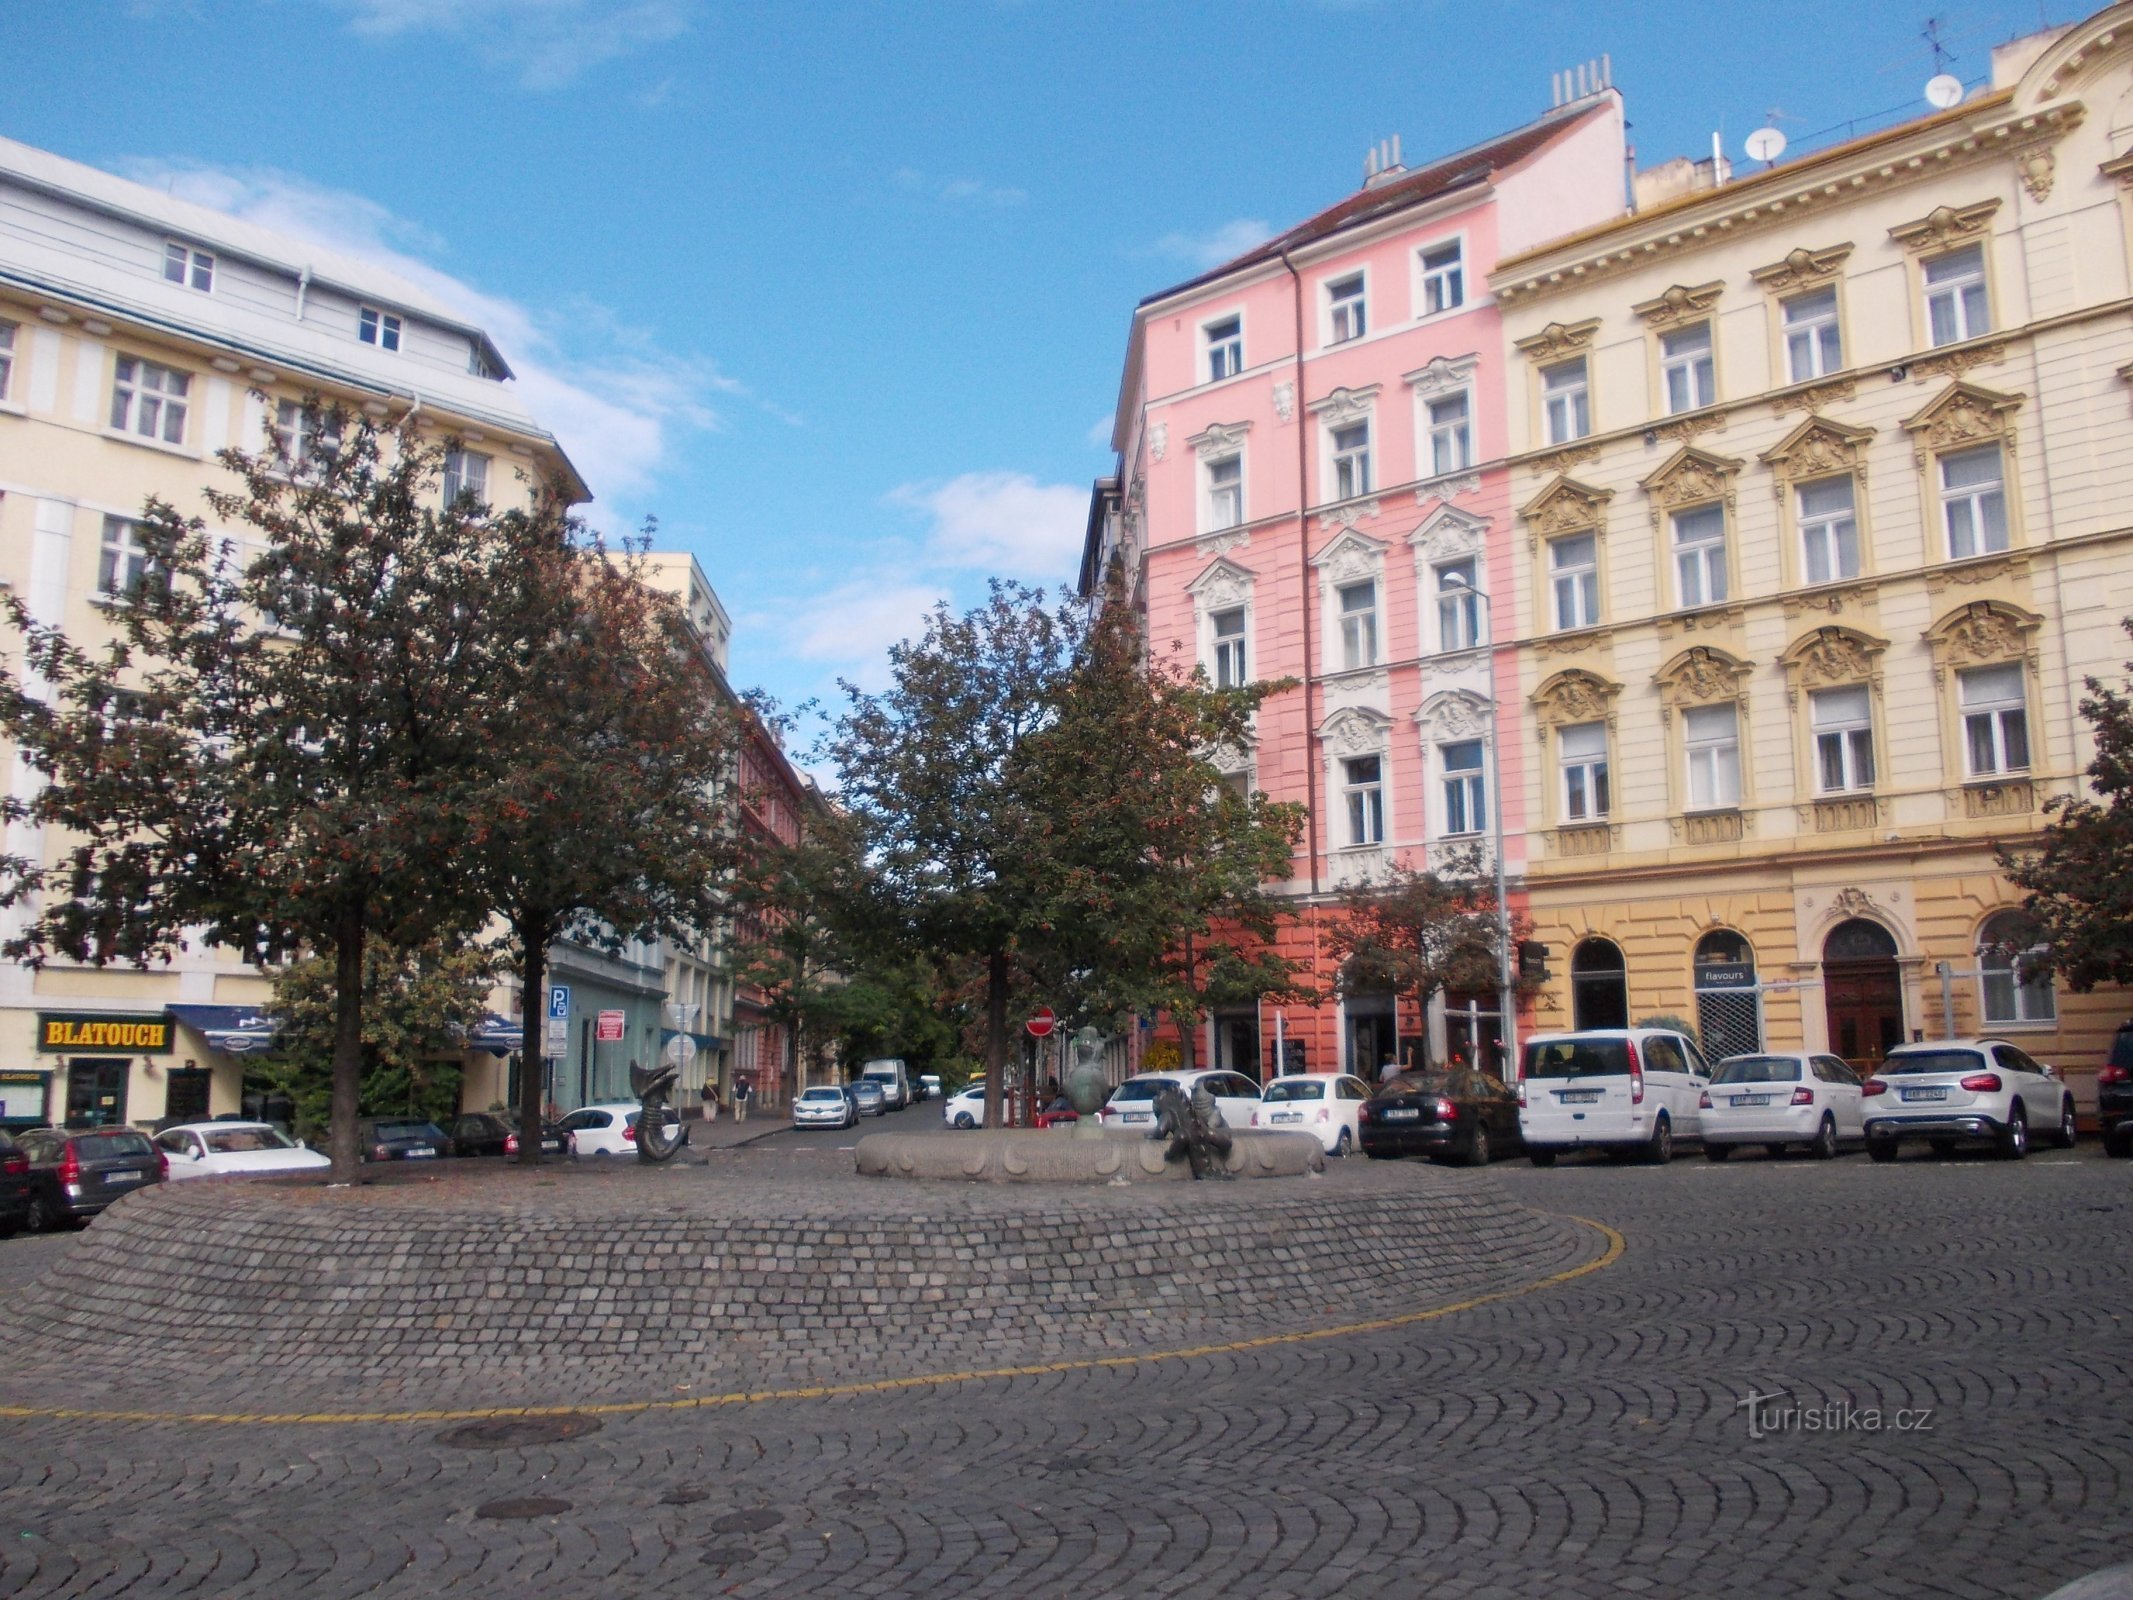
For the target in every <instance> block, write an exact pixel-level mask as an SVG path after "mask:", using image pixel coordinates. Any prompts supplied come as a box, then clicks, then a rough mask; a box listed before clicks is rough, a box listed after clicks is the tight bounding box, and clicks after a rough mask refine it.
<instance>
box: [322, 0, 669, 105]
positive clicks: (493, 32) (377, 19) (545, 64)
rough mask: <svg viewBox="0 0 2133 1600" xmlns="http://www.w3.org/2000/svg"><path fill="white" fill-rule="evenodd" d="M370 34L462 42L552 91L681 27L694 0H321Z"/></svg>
mask: <svg viewBox="0 0 2133 1600" xmlns="http://www.w3.org/2000/svg"><path fill="white" fill-rule="evenodd" d="M328 3H329V4H331V5H332V6H333V7H334V8H335V9H336V10H339V11H343V12H345V13H347V14H348V17H349V25H350V26H351V27H352V28H353V29H354V30H355V31H356V32H357V33H358V34H362V35H365V36H366V37H369V38H373V39H395V38H398V37H399V36H401V35H402V34H408V33H438V34H443V35H444V36H445V37H447V38H452V39H461V40H465V41H466V42H467V43H468V44H469V45H470V46H471V47H472V48H473V49H474V51H475V52H476V54H478V55H480V56H481V57H482V59H484V60H485V61H488V62H490V63H491V64H493V65H496V66H501V67H504V68H506V69H508V70H510V71H512V72H515V73H516V74H517V75H518V78H519V81H520V82H521V83H523V84H524V85H525V86H526V87H527V88H529V89H556V88H561V87H562V86H563V85H565V84H568V83H570V82H571V81H572V80H574V79H575V78H576V77H577V76H578V75H579V74H580V73H581V72H583V71H585V70H586V69H587V68H589V67H595V66H598V65H600V64H601V63H602V62H605V61H612V60H615V59H617V58H618V57H621V56H627V55H634V54H636V53H637V52H638V51H640V50H648V49H651V48H652V47H653V46H655V45H661V44H665V43H667V42H668V41H669V40H672V39H675V38H678V37H680V36H681V35H682V34H683V33H685V32H687V31H688V27H689V20H690V18H691V16H692V15H693V14H694V13H695V11H696V9H697V3H698V0H328Z"/></svg>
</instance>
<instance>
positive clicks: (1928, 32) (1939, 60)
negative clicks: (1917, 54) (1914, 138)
mask: <svg viewBox="0 0 2133 1600" xmlns="http://www.w3.org/2000/svg"><path fill="white" fill-rule="evenodd" d="M1947 20H1948V19H1947V18H1946V17H1928V18H1926V25H1925V27H1924V28H1922V29H1920V30H1919V34H1918V36H1919V38H1921V39H1923V40H1925V41H1926V48H1927V49H1929V50H1931V51H1932V52H1933V76H1932V77H1930V78H1928V79H1927V80H1926V104H1928V105H1930V106H1931V107H1933V109H1934V110H1936V111H1946V110H1947V109H1949V107H1951V106H1955V105H1959V104H1961V103H1962V98H1963V80H1962V79H1960V78H1958V77H1957V76H1956V75H1955V74H1954V73H1952V72H1950V71H1949V70H1948V63H1949V62H1951V61H1953V60H1954V59H1955V52H1954V51H1953V50H1950V49H1949V48H1948V47H1947V45H1946V44H1944V43H1942V41H1941V36H1940V30H1941V28H1942V27H1943V25H1945V24H1946V22H1947Z"/></svg>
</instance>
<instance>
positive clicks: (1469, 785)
mask: <svg viewBox="0 0 2133 1600" xmlns="http://www.w3.org/2000/svg"><path fill="white" fill-rule="evenodd" d="M1468 749H1471V750H1472V751H1473V753H1474V765H1472V766H1471V767H1454V766H1453V765H1452V752H1453V751H1455V750H1456V751H1466V750H1468ZM1437 768H1438V771H1440V772H1441V773H1442V774H1443V800H1444V834H1443V837H1445V838H1448V839H1451V838H1466V837H1469V836H1471V835H1474V834H1479V833H1486V832H1488V828H1489V785H1488V771H1489V755H1488V746H1487V744H1486V743H1484V742H1483V741H1482V740H1480V739H1453V740H1449V741H1447V742H1446V743H1444V744H1440V745H1438V746H1437Z"/></svg>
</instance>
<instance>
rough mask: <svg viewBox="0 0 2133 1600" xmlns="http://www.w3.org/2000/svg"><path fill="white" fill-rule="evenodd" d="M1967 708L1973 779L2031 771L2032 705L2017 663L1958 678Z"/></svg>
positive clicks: (1977, 670)
mask: <svg viewBox="0 0 2133 1600" xmlns="http://www.w3.org/2000/svg"><path fill="white" fill-rule="evenodd" d="M1956 681H1957V685H1958V687H1959V689H1960V692H1961V699H1962V708H1963V744H1964V748H1965V750H1966V751H1967V754H1968V759H1969V764H1970V776H1971V777H1973V778H1990V777H1996V776H1998V775H1999V774H2001V773H2003V772H2027V771H2028V770H2029V702H2028V699H2027V697H2026V696H2025V695H2024V693H2023V690H2022V669H2021V667H2020V666H2019V665H2016V664H2015V663H2012V662H2010V663H2008V664H2007V665H2006V666H2002V667H1976V668H1973V669H1972V670H1971V671H1968V672H1959V673H1957V674H1956Z"/></svg>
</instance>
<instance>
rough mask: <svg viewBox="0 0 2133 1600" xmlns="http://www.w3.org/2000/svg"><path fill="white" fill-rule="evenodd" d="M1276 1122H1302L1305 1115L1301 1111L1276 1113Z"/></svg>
mask: <svg viewBox="0 0 2133 1600" xmlns="http://www.w3.org/2000/svg"><path fill="white" fill-rule="evenodd" d="M1274 1120H1275V1121H1276V1122H1301V1121H1303V1113H1302V1112H1301V1111H1277V1112H1275V1113H1274Z"/></svg>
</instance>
